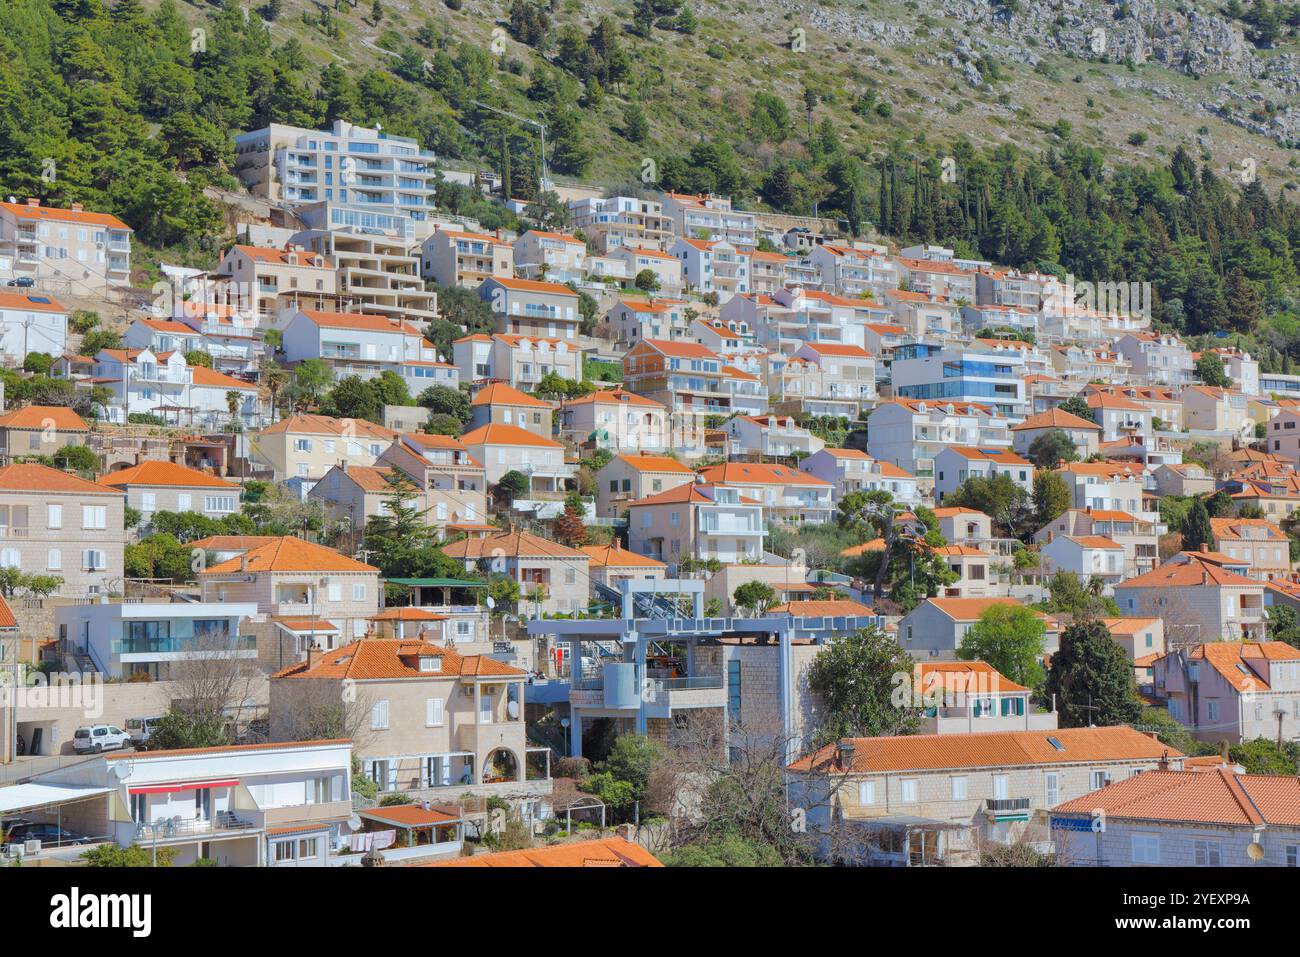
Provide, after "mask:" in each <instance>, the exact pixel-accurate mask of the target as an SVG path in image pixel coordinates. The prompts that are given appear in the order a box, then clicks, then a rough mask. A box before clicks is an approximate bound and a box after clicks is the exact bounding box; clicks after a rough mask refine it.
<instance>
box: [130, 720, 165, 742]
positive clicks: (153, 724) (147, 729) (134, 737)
mask: <svg viewBox="0 0 1300 957" xmlns="http://www.w3.org/2000/svg"><path fill="white" fill-rule="evenodd" d="M161 720H162V715H158V714H155V715H151V716H150V717H148V718H127V719H126V730H127V733H128V734H130V735H131V743H132V744H133V745H135V746H136V747H137V748H143V747H148V745H149V739H150V738H151V737H152V736H153V733H154V731H156V730H157V729H158V722H159V721H161Z"/></svg>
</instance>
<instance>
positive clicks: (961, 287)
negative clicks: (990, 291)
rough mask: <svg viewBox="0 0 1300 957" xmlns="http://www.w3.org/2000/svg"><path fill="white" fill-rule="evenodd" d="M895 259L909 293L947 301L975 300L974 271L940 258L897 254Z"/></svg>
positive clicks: (971, 301) (969, 301) (968, 301)
mask: <svg viewBox="0 0 1300 957" xmlns="http://www.w3.org/2000/svg"><path fill="white" fill-rule="evenodd" d="M895 261H896V262H897V263H898V269H899V273H900V275H901V276H902V278H903V281H904V282H905V283H907V288H908V289H909V290H911V291H912V292H919V293H922V294H924V295H927V296H933V297H935V298H937V299H947V300H949V301H957V300H964V301H965V302H967V303H973V302H974V301H975V298H976V296H975V278H976V275H977V273H975V272H974V271H972V270H970V269H963V268H962V267H961V266H958V265H956V264H954V263H953V262H951V261H945V260H941V259H910V258H907V257H905V256H900V257H898V258H897V259H896V260H895Z"/></svg>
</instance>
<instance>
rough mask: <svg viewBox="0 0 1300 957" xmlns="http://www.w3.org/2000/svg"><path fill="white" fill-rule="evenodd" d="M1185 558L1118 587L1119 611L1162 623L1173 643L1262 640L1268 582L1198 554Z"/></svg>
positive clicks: (1116, 595)
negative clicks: (1206, 559) (1221, 565)
mask: <svg viewBox="0 0 1300 957" xmlns="http://www.w3.org/2000/svg"><path fill="white" fill-rule="evenodd" d="M1183 556H1184V560H1183V561H1180V562H1169V563H1166V564H1164V565H1160V566H1158V567H1157V568H1155V569H1153V570H1152V571H1149V572H1147V573H1146V574H1145V575H1138V576H1137V577H1135V578H1129V579H1126V580H1124V581H1122V582H1120V583H1119V584H1118V585H1116V586H1115V601H1116V603H1117V604H1118V605H1119V608H1120V612H1121V613H1122V614H1124V615H1126V616H1129V617H1135V616H1148V617H1160V618H1163V619H1164V620H1165V630H1166V634H1167V635H1168V636H1169V640H1170V642H1171V643H1175V642H1176V643H1181V644H1187V643H1190V642H1191V641H1194V640H1197V639H1199V640H1202V641H1240V640H1242V639H1247V640H1261V639H1263V638H1264V636H1265V634H1266V631H1267V624H1268V622H1267V616H1266V614H1265V610H1264V589H1265V587H1266V586H1265V585H1264V583H1263V582H1261V581H1258V580H1256V579H1253V578H1246V577H1245V576H1244V575H1240V574H1237V573H1236V572H1233V571H1229V570H1227V569H1225V568H1222V567H1220V566H1219V565H1217V564H1216V563H1215V562H1213V561H1202V560H1199V559H1198V558H1197V557H1196V556H1197V553H1195V552H1184V553H1183Z"/></svg>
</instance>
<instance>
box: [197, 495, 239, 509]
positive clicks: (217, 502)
mask: <svg viewBox="0 0 1300 957" xmlns="http://www.w3.org/2000/svg"><path fill="white" fill-rule="evenodd" d="M203 511H205V512H233V511H235V496H234V495H205V496H203Z"/></svg>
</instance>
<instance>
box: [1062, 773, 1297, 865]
mask: <svg viewBox="0 0 1300 957" xmlns="http://www.w3.org/2000/svg"><path fill="white" fill-rule="evenodd" d="M1098 809H1100V810H1101V811H1103V812H1104V813H1105V815H1106V817H1107V818H1109V819H1111V820H1121V821H1144V822H1157V821H1162V822H1171V823H1178V824H1184V823H1186V824H1209V825H1217V826H1220V827H1224V826H1226V827H1243V828H1251V829H1254V828H1257V827H1262V826H1266V825H1272V826H1281V827H1300V778H1297V777H1296V776H1295V775H1274V774H1236V773H1234V772H1233V771H1232V770H1231V769H1230V768H1215V769H1214V770H1211V771H1148V772H1146V773H1145V774H1139V775H1137V776H1136V777H1130V778H1126V779H1125V780H1123V781H1117V782H1115V783H1114V784H1111V785H1110V786H1108V787H1105V788H1102V789H1101V790H1099V791H1093V792H1092V793H1091V794H1085V795H1084V796H1083V797H1080V798H1075V799H1074V800H1073V801H1066V802H1065V803H1064V804H1060V805H1058V806H1057V807H1056V808H1054V809H1053V813H1059V814H1084V815H1087V816H1088V817H1089V818H1091V817H1092V815H1093V812H1094V811H1095V810H1098ZM1232 863H1240V864H1243V865H1244V864H1245V863H1246V861H1245V860H1244V859H1243V860H1241V861H1239V862H1232Z"/></svg>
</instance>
